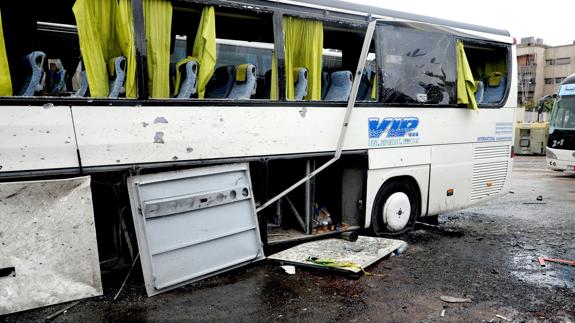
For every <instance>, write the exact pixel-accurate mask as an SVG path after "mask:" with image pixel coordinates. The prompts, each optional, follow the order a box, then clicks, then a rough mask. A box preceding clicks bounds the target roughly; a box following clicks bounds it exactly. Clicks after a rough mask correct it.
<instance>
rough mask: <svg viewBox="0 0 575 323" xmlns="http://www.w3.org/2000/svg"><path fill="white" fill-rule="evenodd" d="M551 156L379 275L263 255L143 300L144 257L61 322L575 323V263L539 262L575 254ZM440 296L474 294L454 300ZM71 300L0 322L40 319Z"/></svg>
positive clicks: (524, 164) (527, 164)
mask: <svg viewBox="0 0 575 323" xmlns="http://www.w3.org/2000/svg"><path fill="white" fill-rule="evenodd" d="M544 160H545V159H544V158H541V157H538V158H535V157H517V158H516V159H515V166H514V173H513V182H512V187H511V190H510V192H507V194H505V195H504V196H503V197H500V198H498V199H495V200H492V201H489V202H486V203H484V204H481V205H478V206H476V207H473V208H469V209H466V210H463V211H457V212H452V213H449V214H443V215H441V216H440V217H439V221H440V225H439V226H428V225H419V226H418V227H417V229H416V230H415V231H413V232H411V233H409V234H407V235H405V236H404V237H402V238H403V239H405V240H406V241H407V242H408V243H409V247H408V249H407V251H406V252H405V253H404V254H403V255H402V256H400V257H391V258H388V259H384V260H383V261H381V262H379V263H377V264H375V265H374V266H372V267H370V268H369V271H370V272H372V273H376V274H378V275H374V276H364V277H361V278H359V279H353V278H348V277H345V276H342V275H340V274H332V273H329V272H324V271H316V270H310V269H300V268H298V269H297V271H296V274H295V275H287V274H286V273H285V272H284V271H283V270H282V269H281V268H280V267H279V266H277V265H276V264H273V263H267V262H261V263H257V264H254V265H251V266H248V267H244V268H242V269H238V270H234V271H232V272H229V273H226V274H222V275H219V276H217V277H213V278H210V279H207V280H205V281H202V282H200V283H196V284H193V285H189V286H186V287H182V288H179V289H176V290H173V291H170V292H168V293H165V294H162V295H159V296H155V297H153V298H147V297H146V296H145V294H146V293H145V289H144V285H143V280H142V275H141V270H140V269H139V264H138V265H137V266H136V269H135V271H134V275H133V276H132V279H130V281H129V282H128V284H127V285H126V288H125V289H124V290H123V292H122V294H121V295H120V296H119V298H118V300H116V301H113V297H114V295H115V293H116V292H117V290H118V289H119V287H120V285H121V283H122V280H123V278H124V276H125V274H126V271H117V272H115V273H112V274H105V275H104V276H103V281H104V290H105V296H102V297H98V298H93V299H87V300H83V301H81V302H80V303H79V304H77V305H76V306H74V307H72V308H71V309H70V310H68V311H67V312H66V313H64V314H62V315H60V316H58V317H57V318H55V320H54V321H56V322H103V321H111V322H113V321H150V322H184V321H208V322H209V321H212V322H215V321H218V322H220V321H240V322H268V321H272V320H273V321H303V322H336V321H345V322H348V321H349V322H366V321H373V322H420V321H423V322H462V321H463V322H483V321H485V322H506V320H505V319H503V318H498V317H497V315H500V316H502V317H504V318H506V319H508V320H511V321H513V322H522V321H525V322H531V321H534V322H569V321H575V319H574V318H575V267H569V266H566V265H560V264H554V263H550V264H548V265H547V266H546V267H541V266H540V265H539V263H538V262H537V258H538V257H539V256H545V257H550V258H564V259H572V260H575V248H574V240H575V176H571V175H566V174H562V173H556V172H552V171H548V170H546V169H545V164H544ZM539 196H541V197H542V200H541V201H538V200H537V197H539ZM442 295H448V296H454V297H467V298H470V299H471V300H472V302H470V303H462V304H448V303H445V302H443V301H441V300H440V298H439V297H440V296H442ZM64 306H65V305H57V306H52V307H47V308H43V309H37V310H33V311H28V312H24V313H19V314H13V315H9V316H5V317H0V321H6V322H16V321H42V320H44V318H45V317H47V316H48V315H50V314H52V313H54V312H56V311H58V310H59V309H61V308H63V307H64ZM443 311H444V312H443ZM442 312H443V314H444V316H441V315H442Z"/></svg>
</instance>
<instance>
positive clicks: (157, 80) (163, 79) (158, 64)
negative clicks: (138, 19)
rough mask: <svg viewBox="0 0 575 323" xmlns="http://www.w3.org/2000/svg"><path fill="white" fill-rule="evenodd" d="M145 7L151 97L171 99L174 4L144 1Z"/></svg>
mask: <svg viewBox="0 0 575 323" xmlns="http://www.w3.org/2000/svg"><path fill="white" fill-rule="evenodd" d="M143 5H144V20H145V24H146V38H147V42H146V44H147V54H148V82H149V88H150V97H152V98H169V97H170V41H171V29H172V3H171V1H169V0H144V1H143Z"/></svg>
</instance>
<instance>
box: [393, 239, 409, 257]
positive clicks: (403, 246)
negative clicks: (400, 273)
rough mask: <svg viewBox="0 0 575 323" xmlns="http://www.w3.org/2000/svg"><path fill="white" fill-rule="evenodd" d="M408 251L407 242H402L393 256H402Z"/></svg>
mask: <svg viewBox="0 0 575 323" xmlns="http://www.w3.org/2000/svg"><path fill="white" fill-rule="evenodd" d="M406 249H407V242H405V241H402V242H401V244H400V245H399V247H397V249H395V250H394V251H393V253H392V254H391V255H393V256H400V255H401V254H402V253H404V252H405V250H406Z"/></svg>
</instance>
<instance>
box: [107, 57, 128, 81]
mask: <svg viewBox="0 0 575 323" xmlns="http://www.w3.org/2000/svg"><path fill="white" fill-rule="evenodd" d="M118 70H119V71H121V72H123V73H126V58H125V57H124V56H118V57H114V58H112V59H110V60H109V61H108V74H109V75H110V76H115V75H116V73H117V71H118Z"/></svg>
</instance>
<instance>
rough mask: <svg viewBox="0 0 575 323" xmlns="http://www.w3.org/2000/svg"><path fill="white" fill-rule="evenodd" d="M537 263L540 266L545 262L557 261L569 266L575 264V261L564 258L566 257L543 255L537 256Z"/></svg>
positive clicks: (543, 265)
mask: <svg viewBox="0 0 575 323" xmlns="http://www.w3.org/2000/svg"><path fill="white" fill-rule="evenodd" d="M538 261H539V264H540V265H541V267H545V262H546V261H547V262H554V263H558V264H564V265H569V266H575V261H573V260H566V259H556V258H545V257H539V259H538Z"/></svg>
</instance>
